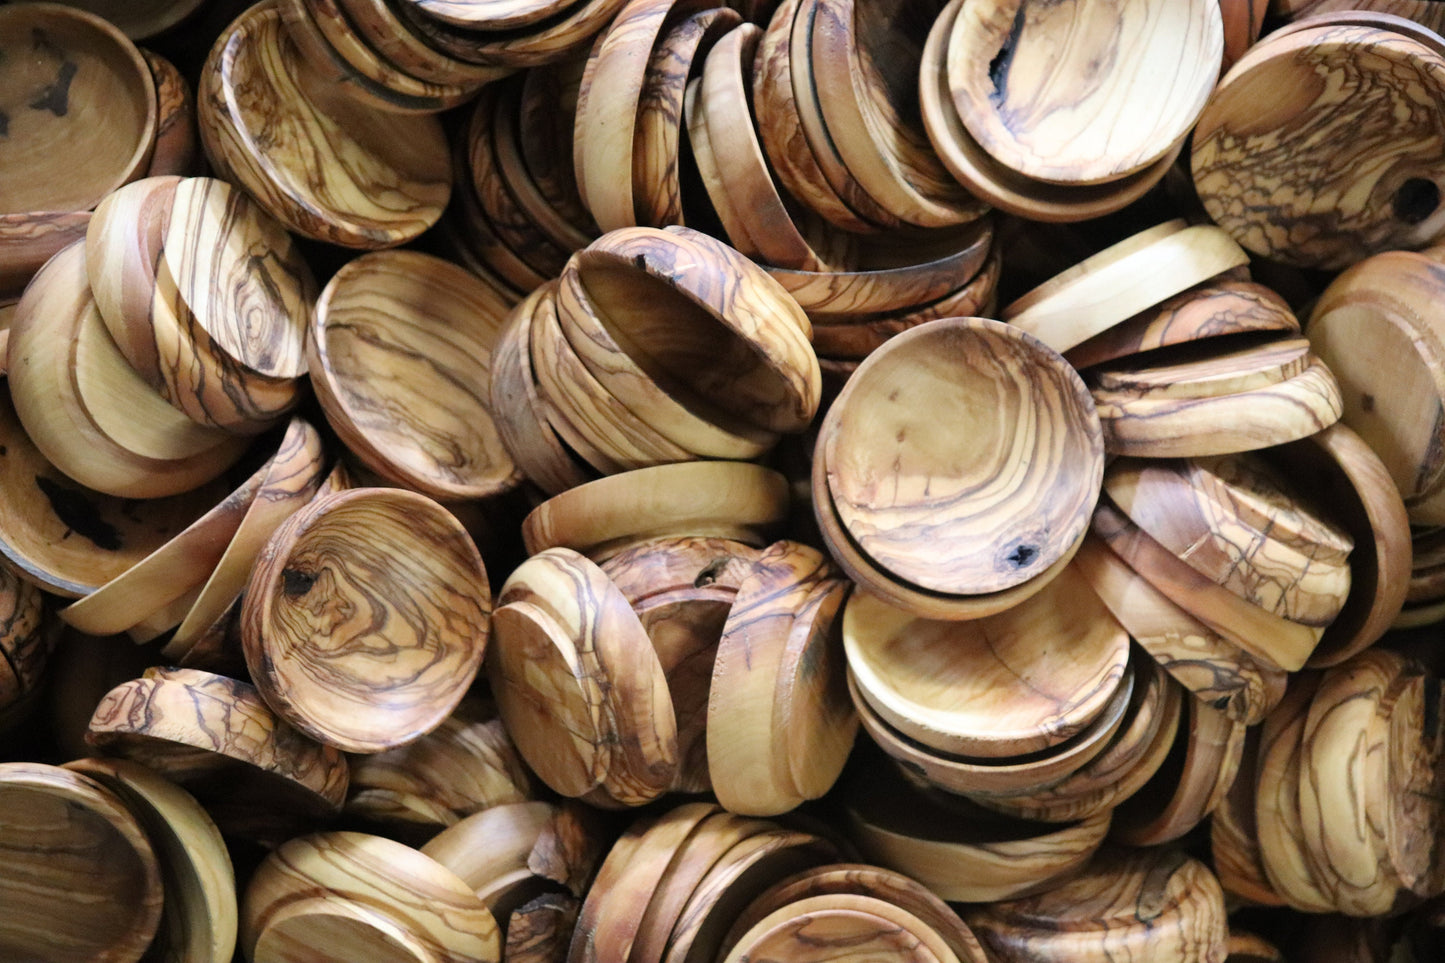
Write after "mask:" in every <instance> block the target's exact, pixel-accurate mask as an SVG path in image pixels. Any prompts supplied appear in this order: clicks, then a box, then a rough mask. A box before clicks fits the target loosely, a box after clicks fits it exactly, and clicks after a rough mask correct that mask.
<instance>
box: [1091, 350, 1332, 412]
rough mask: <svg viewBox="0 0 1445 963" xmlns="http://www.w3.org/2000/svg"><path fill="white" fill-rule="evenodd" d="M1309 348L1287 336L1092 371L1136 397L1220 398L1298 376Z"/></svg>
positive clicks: (1103, 383)
mask: <svg viewBox="0 0 1445 963" xmlns="http://www.w3.org/2000/svg"><path fill="white" fill-rule="evenodd" d="M1206 350H1207V349H1206ZM1309 350H1310V349H1309V342H1308V341H1306V340H1305V339H1304V338H1286V339H1281V340H1277V341H1267V342H1265V343H1263V344H1257V345H1249V346H1245V347H1239V348H1234V349H1233V350H1227V351H1219V352H1218V353H1214V352H1210V353H1209V354H1207V355H1205V356H1203V357H1190V355H1192V354H1193V352H1185V351H1181V352H1178V353H1177V356H1178V358H1179V359H1180V360H1172V361H1171V360H1166V359H1165V358H1154V359H1150V360H1149V361H1148V362H1143V363H1127V362H1126V363H1124V364H1112V365H1106V366H1104V367H1101V368H1099V369H1097V370H1096V371H1094V372H1093V374H1094V377H1095V378H1096V379H1097V381H1098V384H1099V386H1100V387H1101V388H1103V389H1104V390H1105V391H1109V392H1114V393H1125V392H1128V393H1132V394H1135V395H1137V396H1138V397H1140V398H1218V397H1220V396H1221V395H1229V394H1235V393H1237V392H1241V391H1250V390H1253V389H1256V388H1266V387H1269V386H1270V385H1277V384H1279V383H1280V382H1281V381H1284V380H1286V379H1288V378H1294V377H1297V376H1298V375H1300V374H1302V373H1303V372H1304V370H1305V369H1306V368H1307V367H1308V366H1309Z"/></svg>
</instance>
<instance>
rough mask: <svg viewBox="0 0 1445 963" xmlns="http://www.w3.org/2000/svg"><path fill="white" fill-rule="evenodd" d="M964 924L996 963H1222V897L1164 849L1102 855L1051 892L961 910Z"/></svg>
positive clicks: (1200, 869) (1207, 879) (1194, 865)
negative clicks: (1150, 962)
mask: <svg viewBox="0 0 1445 963" xmlns="http://www.w3.org/2000/svg"><path fill="white" fill-rule="evenodd" d="M963 916H964V920H965V921H966V922H967V923H968V924H969V926H971V927H972V928H973V930H974V932H975V933H977V934H978V937H979V940H980V941H981V942H982V943H983V945H984V947H985V948H986V949H987V950H989V951H990V952H991V953H993V954H995V955H996V956H997V957H998V959H999V960H1000V961H1001V963H1014V961H1020V963H1022V961H1024V960H1030V961H1039V963H1045V961H1048V963H1052V961H1055V960H1057V961H1059V963H1063V961H1065V960H1068V961H1069V963H1092V961H1101V963H1102V961H1105V960H1109V961H1113V960H1145V959H1152V958H1154V956H1155V955H1157V954H1159V953H1167V954H1168V955H1169V958H1170V959H1171V960H1180V961H1188V963H1223V961H1224V959H1225V956H1226V954H1227V952H1228V950H1227V945H1228V938H1229V933H1228V927H1227V925H1226V922H1225V916H1224V893H1223V892H1222V891H1221V890H1220V888H1219V883H1218V882H1217V881H1216V880H1215V878H1214V875H1213V874H1212V873H1210V872H1209V870H1208V869H1207V868H1206V867H1205V866H1204V864H1203V863H1200V862H1197V861H1195V860H1193V859H1190V858H1189V857H1187V856H1185V855H1184V854H1182V853H1180V852H1178V851H1174V850H1168V849H1155V850H1143V851H1130V850H1112V849H1111V850H1105V851H1104V852H1103V853H1101V854H1100V856H1099V858H1098V859H1096V860H1095V861H1094V862H1093V863H1092V864H1091V865H1090V866H1089V868H1088V869H1087V870H1085V871H1084V873H1083V874H1082V875H1080V876H1079V877H1077V878H1075V879H1074V880H1072V881H1071V882H1068V883H1065V884H1064V885H1063V886H1061V887H1059V888H1058V889H1056V890H1053V891H1052V892H1049V893H1045V894H1043V895H1040V896H1033V897H1027V898H1025V899H1019V900H1013V901H1010V902H1006V903H996V904H994V905H993V906H989V907H980V908H977V909H971V910H968V911H967V912H965V913H964V914H963Z"/></svg>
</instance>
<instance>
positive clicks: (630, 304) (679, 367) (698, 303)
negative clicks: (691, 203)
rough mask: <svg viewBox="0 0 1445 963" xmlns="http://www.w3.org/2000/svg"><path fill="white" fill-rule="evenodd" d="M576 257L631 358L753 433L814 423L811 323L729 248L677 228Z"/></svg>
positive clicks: (639, 234)
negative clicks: (685, 386) (647, 361)
mask: <svg viewBox="0 0 1445 963" xmlns="http://www.w3.org/2000/svg"><path fill="white" fill-rule="evenodd" d="M574 257H575V261H574V263H575V264H576V270H577V272H578V274H579V275H580V277H581V280H582V283H583V284H584V285H586V288H587V291H588V293H589V294H590V295H591V297H592V300H593V302H594V304H596V305H597V306H598V307H599V308H600V310H602V311H604V312H606V313H607V314H608V315H610V316H611V318H612V320H613V324H614V325H615V328H616V330H617V332H618V333H619V334H620V336H621V337H623V338H624V339H625V340H627V341H628V342H630V347H629V351H628V353H629V354H630V355H635V354H637V353H642V354H646V355H649V356H650V357H651V358H652V359H653V360H654V363H656V364H657V365H658V366H659V367H661V368H662V369H663V370H665V371H667V372H669V373H670V374H671V375H673V376H674V377H675V378H678V379H680V380H683V381H685V382H686V383H689V384H691V386H692V387H693V389H694V390H695V391H697V392H698V393H700V394H702V395H703V396H704V397H706V398H708V399H710V400H711V401H712V402H713V403H714V404H717V405H719V406H721V407H723V408H725V409H730V410H732V411H734V412H736V414H737V415H738V416H739V417H740V418H742V419H743V420H744V421H746V422H747V423H749V424H752V425H755V426H756V427H758V428H763V429H766V430H770V431H800V430H802V428H803V427H805V426H806V425H807V423H808V422H809V421H810V420H811V419H812V417H813V415H814V413H815V412H816V411H817V408H818V398H819V392H820V390H821V388H820V382H819V373H818V368H817V358H816V356H815V355H814V354H813V351H812V347H811V345H809V343H808V337H809V335H810V334H811V331H812V329H811V325H810V324H809V323H808V319H807V316H806V315H805V314H803V312H802V309H801V308H799V307H798V305H797V302H796V301H794V300H793V299H792V298H791V297H789V296H788V294H787V293H786V292H785V291H784V290H783V289H782V288H781V287H779V285H778V284H777V283H776V282H774V281H773V280H772V279H771V278H769V277H768V276H767V275H766V274H765V273H764V272H763V270H762V269H761V268H759V267H757V266H756V265H755V264H753V263H752V262H751V261H748V260H747V259H745V258H743V257H742V256H741V255H739V254H738V253H737V252H736V251H734V250H733V249H732V248H729V247H728V246H727V245H725V244H722V243H721V242H719V241H716V240H714V239H712V238H710V237H707V236H706V235H703V234H700V233H698V232H696V231H691V230H689V229H688V228H683V227H673V228H669V229H667V230H663V231H659V230H656V229H653V228H629V229H627V230H625V231H616V232H613V233H612V234H610V235H607V236H606V237H604V238H601V239H599V240H598V241H596V242H594V243H593V244H592V245H590V246H589V247H588V248H587V249H585V250H583V251H580V252H578V253H577V254H576V255H575V256H574ZM681 265H706V266H707V267H706V269H705V270H696V269H689V270H682V269H681V268H680V266H681ZM643 305H646V306H647V307H645V308H644V307H642V306H643ZM664 305H665V306H666V307H665V308H664V307H663V306H664ZM663 322H666V323H663ZM703 359H706V363H705V364H703V363H702V362H703Z"/></svg>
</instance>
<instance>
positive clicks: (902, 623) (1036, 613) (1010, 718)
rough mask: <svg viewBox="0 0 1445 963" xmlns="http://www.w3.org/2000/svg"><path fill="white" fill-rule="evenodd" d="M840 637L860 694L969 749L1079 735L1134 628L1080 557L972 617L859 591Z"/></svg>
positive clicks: (889, 713)
mask: <svg viewBox="0 0 1445 963" xmlns="http://www.w3.org/2000/svg"><path fill="white" fill-rule="evenodd" d="M1064 640H1067V641H1064ZM1056 643H1061V644H1056ZM843 644H844V648H845V651H846V653H847V658H848V668H849V669H850V670H851V672H852V673H853V677H854V679H855V680H856V681H857V684H858V688H859V691H860V692H861V693H862V695H863V698H864V699H866V700H867V701H868V702H869V703H870V704H871V705H872V706H873V708H874V709H875V710H876V711H877V712H878V714H879V715H880V716H881V717H883V718H884V719H885V720H887V721H888V723H889V724H890V725H892V726H893V727H894V728H896V729H898V730H899V731H900V732H902V733H904V734H905V735H907V736H909V737H910V738H912V739H915V740H917V741H918V742H920V743H922V744H924V745H927V746H930V747H932V748H933V749H935V750H936V751H938V752H940V753H946V754H953V755H961V756H970V757H974V758H978V757H985V758H996V759H1006V758H1008V757H1014V756H1024V755H1029V754H1031V753H1040V752H1047V751H1049V750H1051V749H1053V748H1055V747H1057V746H1059V745H1060V744H1062V743H1064V742H1067V741H1068V740H1069V739H1070V738H1072V737H1074V736H1076V735H1078V734H1079V733H1080V732H1082V731H1083V730H1084V729H1085V728H1086V727H1087V726H1088V725H1089V723H1091V722H1092V721H1093V720H1094V719H1095V718H1096V717H1097V716H1098V714H1099V713H1100V712H1101V711H1103V709H1104V706H1105V705H1106V704H1107V703H1108V702H1109V701H1110V700H1111V699H1112V698H1113V696H1114V692H1115V690H1116V689H1117V688H1118V686H1119V683H1120V681H1121V680H1122V678H1123V676H1124V669H1125V666H1126V664H1127V663H1128V659H1129V637H1128V635H1127V634H1126V633H1125V632H1124V630H1123V629H1122V628H1121V627H1120V626H1119V624H1118V623H1117V622H1115V621H1114V619H1113V618H1112V617H1111V616H1110V615H1109V614H1108V611H1107V610H1106V609H1105V608H1104V607H1103V605H1102V603H1101V602H1100V601H1099V598H1098V596H1097V595H1095V594H1094V592H1093V590H1092V589H1091V588H1090V587H1089V583H1088V582H1087V581H1086V580H1085V579H1084V577H1083V576H1082V575H1081V574H1080V573H1079V572H1078V571H1077V570H1076V569H1070V570H1066V571H1065V572H1064V573H1063V574H1061V575H1060V576H1059V577H1058V578H1056V579H1054V580H1053V581H1052V582H1050V583H1049V585H1048V586H1046V587H1045V588H1044V590H1043V591H1042V592H1040V593H1039V594H1038V595H1035V596H1033V597H1032V598H1031V599H1029V600H1027V601H1025V602H1022V603H1020V604H1019V606H1017V607H1016V608H1013V609H1010V610H1008V611H1006V612H1003V613H1000V614H999V615H994V616H990V617H989V618H986V619H980V620H977V621H971V622H939V621H930V620H927V619H919V618H917V617H916V616H913V615H911V614H909V613H907V612H904V611H901V610H899V609H895V608H892V607H891V606H888V605H887V604H885V603H883V602H881V601H879V600H878V599H876V598H874V597H873V596H870V595H868V594H866V593H863V592H859V593H856V594H855V595H854V596H853V598H852V600H851V601H850V602H849V604H848V608H847V612H846V614H845V616H844V619H843Z"/></svg>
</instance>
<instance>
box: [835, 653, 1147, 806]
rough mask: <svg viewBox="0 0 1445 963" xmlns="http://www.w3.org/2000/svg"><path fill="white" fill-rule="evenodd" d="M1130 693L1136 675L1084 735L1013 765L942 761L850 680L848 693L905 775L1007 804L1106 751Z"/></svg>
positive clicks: (946, 758)
mask: <svg viewBox="0 0 1445 963" xmlns="http://www.w3.org/2000/svg"><path fill="white" fill-rule="evenodd" d="M1133 691H1134V674H1133V672H1132V671H1131V672H1128V673H1126V675H1125V678H1124V680H1123V682H1122V683H1120V685H1119V687H1118V688H1117V689H1115V690H1114V698H1113V699H1112V700H1111V701H1110V703H1109V704H1108V705H1107V706H1105V708H1104V710H1103V711H1102V712H1100V713H1099V715H1098V716H1097V717H1096V718H1095V719H1094V721H1093V723H1092V724H1091V725H1089V726H1088V727H1087V728H1086V729H1085V730H1084V731H1083V732H1081V733H1079V734H1078V735H1077V736H1075V737H1074V738H1073V739H1072V740H1070V741H1069V742H1066V743H1064V744H1063V745H1061V746H1059V747H1058V748H1057V749H1055V750H1053V751H1051V752H1046V753H1039V754H1036V755H1034V756H1026V757H1023V758H1015V759H987V758H982V759H979V758H974V759H970V758H967V757H963V756H949V755H944V754H942V753H940V752H938V751H937V750H934V749H931V748H929V747H927V746H924V745H922V744H920V743H918V742H915V741H914V740H911V739H909V738H908V737H907V736H905V735H903V734H902V733H901V732H899V731H897V730H896V729H894V728H893V727H892V726H890V725H888V723H887V722H886V721H884V720H883V719H882V718H881V717H880V716H879V715H878V714H877V713H876V712H875V711H874V710H873V707H872V705H871V704H870V703H869V702H868V700H867V699H865V698H864V697H863V694H862V692H861V691H860V689H859V688H858V683H857V680H855V679H854V678H853V676H852V674H851V673H849V676H848V693H849V695H850V696H851V697H852V699H853V705H854V707H855V708H856V709H857V710H858V718H859V721H860V722H861V723H862V724H863V728H864V729H865V730H867V732H868V734H869V735H870V736H872V737H873V741H874V742H876V743H878V745H879V746H880V747H881V748H882V749H883V751H884V752H886V753H887V754H888V755H889V756H891V757H892V758H893V759H894V760H895V761H896V762H897V763H898V765H899V767H900V768H901V769H903V771H904V772H907V773H911V774H914V775H917V776H919V777H920V778H922V779H924V780H925V781H927V782H928V783H929V784H931V785H933V786H937V787H938V788H940V789H944V790H946V791H948V792H953V793H958V794H960V795H968V796H971V797H973V798H975V799H990V800H991V799H995V798H998V799H1003V800H1008V799H1011V798H1014V797H1019V796H1030V795H1032V794H1035V793H1038V792H1041V791H1043V790H1046V789H1049V788H1051V787H1053V786H1056V785H1058V784H1059V783H1061V782H1063V781H1064V780H1065V779H1067V778H1068V777H1069V776H1070V775H1072V774H1073V773H1075V772H1078V771H1079V770H1080V769H1081V768H1083V767H1084V766H1085V765H1087V764H1088V763H1089V761H1090V760H1092V759H1094V758H1095V757H1096V756H1098V755H1099V754H1100V753H1101V752H1103V751H1104V749H1105V748H1106V747H1107V746H1108V744H1109V742H1110V740H1111V739H1113V737H1114V735H1115V734H1116V733H1117V732H1118V731H1119V728H1120V726H1121V725H1123V722H1124V716H1125V714H1126V712H1127V711H1128V709H1129V703H1130V700H1131V698H1132V696H1133Z"/></svg>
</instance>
